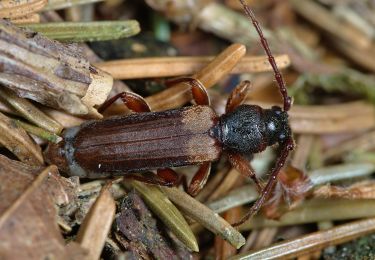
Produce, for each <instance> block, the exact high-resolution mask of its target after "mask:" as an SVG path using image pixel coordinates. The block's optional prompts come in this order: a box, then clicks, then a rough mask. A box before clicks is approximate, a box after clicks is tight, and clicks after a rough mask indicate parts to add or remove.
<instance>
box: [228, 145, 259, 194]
mask: <svg viewBox="0 0 375 260" xmlns="http://www.w3.org/2000/svg"><path fill="white" fill-rule="evenodd" d="M228 158H229V162H230V164H231V165H232V167H233V168H235V169H236V170H237V171H238V172H239V173H241V174H242V175H243V176H245V177H246V178H249V177H250V178H251V179H252V180H253V181H254V183H255V185H256V187H257V190H258V192H259V194H260V193H262V191H263V185H262V184H261V183H260V181H259V180H258V178H257V176H256V175H255V171H254V169H253V168H252V167H251V165H250V163H249V161H248V160H246V159H245V158H244V157H243V156H242V155H241V154H239V153H230V152H229V153H228Z"/></svg>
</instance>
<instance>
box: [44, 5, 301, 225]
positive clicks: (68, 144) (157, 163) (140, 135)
mask: <svg viewBox="0 0 375 260" xmlns="http://www.w3.org/2000/svg"><path fill="white" fill-rule="evenodd" d="M240 2H241V4H242V5H243V7H244V10H245V12H246V15H247V16H248V18H249V19H250V20H251V22H252V23H253V25H254V27H255V29H256V31H257V32H258V34H259V36H260V40H261V44H262V46H263V48H264V50H265V52H266V54H267V56H268V59H269V62H270V64H271V66H272V68H273V70H274V73H275V78H276V81H277V84H278V86H279V89H280V92H281V94H282V96H283V100H284V109H283V110H282V109H281V108H280V107H277V106H273V107H272V108H271V109H263V108H261V107H259V106H256V105H241V103H242V102H243V100H244V99H245V97H246V94H247V92H248V90H249V88H250V83H249V82H247V81H245V82H243V83H241V84H240V85H239V86H237V87H236V88H235V90H234V91H233V92H232V93H231V95H230V97H229V99H228V101H227V105H226V113H225V114H224V115H222V116H220V117H219V116H217V115H216V113H215V112H214V110H213V109H212V108H211V107H210V106H209V98H208V96H207V92H206V90H205V87H204V86H202V84H201V83H200V82H199V81H198V80H196V79H191V78H184V79H178V80H177V81H178V82H181V81H185V82H188V83H189V85H190V86H191V90H192V95H193V98H194V100H195V102H196V103H197V105H196V106H191V107H183V108H179V109H172V110H167V111H164V112H150V108H149V106H148V105H147V103H146V101H145V100H144V99H143V98H141V97H140V96H138V95H136V94H133V93H130V92H123V93H120V94H118V95H116V96H114V97H113V98H111V99H109V100H107V101H106V102H105V103H104V104H103V105H102V106H101V108H100V109H99V111H103V110H104V109H106V108H107V107H108V106H109V105H111V104H112V103H113V102H115V100H117V99H119V98H121V99H122V100H123V102H124V103H125V105H126V106H128V107H129V108H130V109H131V110H133V111H135V112H142V113H134V114H131V115H127V116H118V117H112V118H108V119H105V120H101V121H89V122H86V123H84V124H83V125H81V126H77V127H73V128H70V129H67V130H66V131H65V132H64V138H63V141H61V142H60V143H58V144H51V145H50V146H49V147H48V148H47V150H46V152H45V155H46V157H47V161H49V162H50V163H53V164H56V165H57V166H58V167H59V168H60V169H62V170H64V171H66V172H67V173H69V174H70V175H75V176H79V177H84V178H97V177H105V176H119V175H123V176H128V177H132V178H135V179H138V180H140V181H144V182H148V183H153V184H159V185H177V184H178V183H179V182H180V180H181V178H179V177H178V175H177V173H175V172H174V171H173V170H172V169H170V168H169V167H178V166H185V165H200V168H199V169H198V171H197V173H196V174H195V175H194V177H193V179H192V181H191V183H190V185H189V187H188V192H189V193H190V194H192V195H195V194H197V193H198V192H199V191H200V190H201V189H202V187H203V186H204V184H205V182H206V180H207V177H208V175H209V172H210V165H211V162H212V161H216V160H218V159H219V158H220V156H221V154H222V153H223V152H225V153H226V154H227V155H228V158H229V161H230V163H231V164H232V166H233V167H235V168H236V169H237V170H238V171H239V172H240V173H241V174H243V175H245V176H247V177H250V178H252V180H253V181H254V182H255V184H256V187H257V188H258V191H259V193H260V197H259V198H258V200H257V201H256V202H255V203H254V205H253V206H252V208H251V210H250V211H249V212H248V213H247V214H246V215H245V216H244V217H243V218H242V219H241V220H240V221H239V222H237V223H235V224H234V225H239V224H242V223H243V222H245V221H246V220H247V219H249V218H250V217H252V216H253V215H254V214H255V213H257V211H258V210H259V209H260V207H261V206H262V205H263V203H264V202H265V200H266V199H267V197H268V195H269V194H270V192H271V190H272V188H273V186H274V184H275V183H276V179H277V175H278V173H279V171H280V169H281V168H282V167H283V165H284V163H285V161H286V158H287V156H288V154H289V151H291V150H292V149H293V146H294V143H293V139H292V133H291V129H290V126H289V124H288V114H287V111H288V110H289V108H290V106H291V98H290V97H288V94H287V89H286V87H285V83H284V81H283V78H282V76H281V73H280V72H279V69H278V68H277V66H276V62H275V60H274V57H273V56H272V54H271V51H270V49H269V46H268V43H267V40H266V39H265V37H264V36H263V33H262V30H261V28H260V26H259V23H258V21H257V20H256V19H255V17H254V14H253V12H252V10H251V9H250V7H249V6H248V5H247V4H245V3H244V1H243V0H240ZM275 143H278V144H279V146H280V148H281V152H280V156H279V158H278V159H277V162H276V163H275V166H274V168H273V169H272V171H271V174H270V177H269V180H268V182H267V184H266V185H265V187H263V186H262V185H261V183H260V181H259V180H258V178H257V177H256V175H255V173H254V171H253V170H252V168H251V167H250V164H249V162H248V161H247V160H246V159H245V157H244V155H245V154H253V153H258V152H261V151H263V150H264V149H265V148H266V147H267V146H270V145H273V144H275ZM150 170H157V171H156V174H153V173H151V172H150Z"/></svg>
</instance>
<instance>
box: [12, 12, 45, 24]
mask: <svg viewBox="0 0 375 260" xmlns="http://www.w3.org/2000/svg"><path fill="white" fill-rule="evenodd" d="M39 22H40V15H39V14H30V15H28V16H23V17H18V18H15V19H12V23H14V24H27V23H39Z"/></svg>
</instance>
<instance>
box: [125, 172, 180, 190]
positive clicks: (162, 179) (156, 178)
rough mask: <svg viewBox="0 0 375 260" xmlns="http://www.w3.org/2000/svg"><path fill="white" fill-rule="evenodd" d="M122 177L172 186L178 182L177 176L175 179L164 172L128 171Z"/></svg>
mask: <svg viewBox="0 0 375 260" xmlns="http://www.w3.org/2000/svg"><path fill="white" fill-rule="evenodd" d="M124 177H125V178H129V179H133V180H137V181H141V182H145V183H148V184H153V185H160V186H168V187H172V186H176V185H178V184H179V179H178V176H177V179H175V178H174V177H173V176H168V177H166V174H162V176H160V175H159V174H155V173H153V172H142V173H130V174H126V175H124Z"/></svg>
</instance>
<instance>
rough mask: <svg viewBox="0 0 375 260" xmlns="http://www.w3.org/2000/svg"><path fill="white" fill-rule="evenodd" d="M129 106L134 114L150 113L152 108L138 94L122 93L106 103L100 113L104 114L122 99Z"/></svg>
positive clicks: (100, 108)
mask: <svg viewBox="0 0 375 260" xmlns="http://www.w3.org/2000/svg"><path fill="white" fill-rule="evenodd" d="M120 98H121V100H122V102H123V103H124V105H125V106H127V107H128V108H129V109H130V110H133V111H134V112H150V111H151V109H150V106H149V105H148V104H147V102H146V100H145V99H144V98H143V97H141V96H140V95H138V94H135V93H132V92H128V91H126V92H121V93H119V94H117V95H115V96H113V97H112V98H110V99H108V100H107V101H105V102H104V103H103V104H102V105H101V106H100V107H99V108H98V112H99V113H102V112H104V111H105V110H106V109H107V108H108V107H109V106H110V105H112V104H113V103H115V102H116V100H118V99H120Z"/></svg>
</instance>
